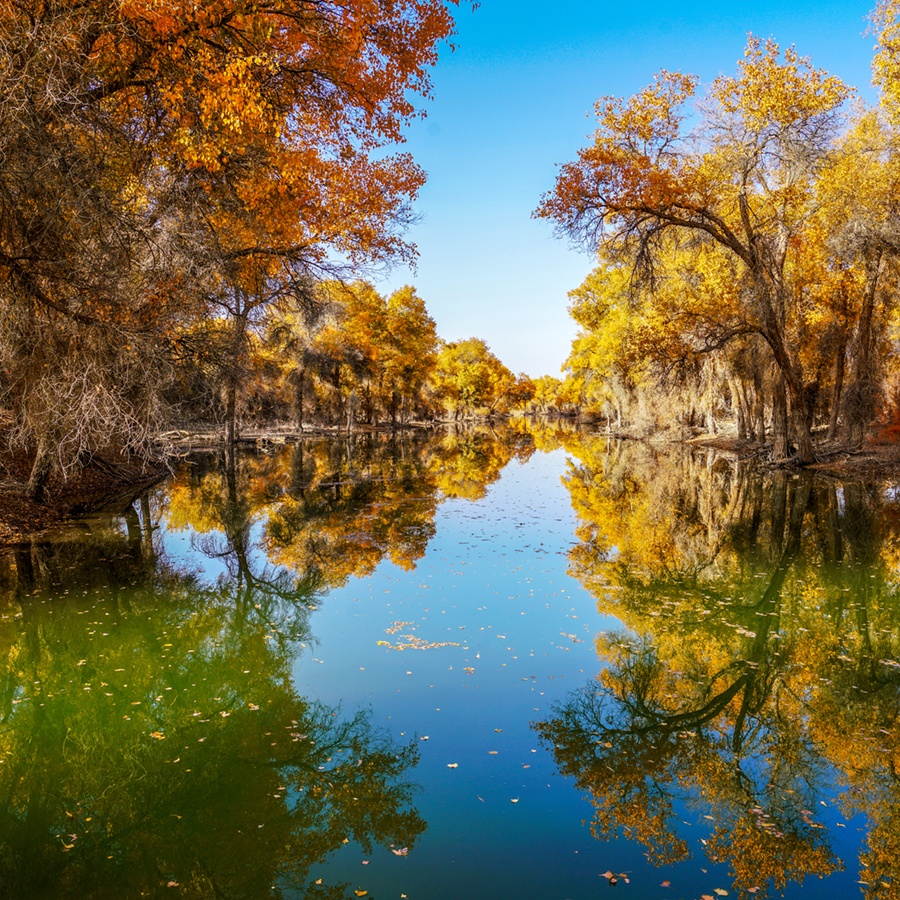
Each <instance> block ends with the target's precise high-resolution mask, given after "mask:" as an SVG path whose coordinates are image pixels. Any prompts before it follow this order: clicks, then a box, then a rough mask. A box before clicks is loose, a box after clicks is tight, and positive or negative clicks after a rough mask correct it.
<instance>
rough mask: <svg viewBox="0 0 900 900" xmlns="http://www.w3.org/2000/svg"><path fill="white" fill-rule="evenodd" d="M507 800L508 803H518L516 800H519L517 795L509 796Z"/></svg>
mask: <svg viewBox="0 0 900 900" xmlns="http://www.w3.org/2000/svg"><path fill="white" fill-rule="evenodd" d="M509 802H510V803H518V802H519V798H518V797H510V798H509Z"/></svg>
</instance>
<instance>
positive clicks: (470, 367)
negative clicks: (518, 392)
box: [433, 338, 516, 419]
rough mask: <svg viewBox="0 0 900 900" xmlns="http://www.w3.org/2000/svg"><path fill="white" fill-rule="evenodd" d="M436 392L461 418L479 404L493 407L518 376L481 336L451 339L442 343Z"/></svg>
mask: <svg viewBox="0 0 900 900" xmlns="http://www.w3.org/2000/svg"><path fill="white" fill-rule="evenodd" d="M433 381H434V392H435V394H436V395H437V397H438V398H439V399H440V400H441V401H442V402H443V403H444V405H445V406H446V407H447V408H448V409H449V410H450V411H452V413H453V418H454V419H459V416H460V413H463V414H465V413H472V412H474V411H475V410H476V409H477V408H479V407H480V408H485V407H487V408H488V409H489V410H493V409H494V407H495V406H496V405H497V404H498V403H499V402H500V400H502V399H503V398H504V397H505V396H506V394H507V392H508V391H510V390H511V389H512V388H513V387H514V385H515V383H516V379H515V376H514V375H513V374H512V372H510V370H509V369H507V368H506V366H504V365H503V363H502V362H500V360H499V359H498V358H497V357H496V356H495V355H494V354H493V353H492V352H491V350H490V348H489V347H488V345H487V344H486V343H485V342H484V341H483V340H482V339H481V338H468V339H466V340H464V341H451V342H449V343H446V344H444V345H443V347H441V349H440V351H439V353H438V357H437V369H436V371H435V373H434V379H433Z"/></svg>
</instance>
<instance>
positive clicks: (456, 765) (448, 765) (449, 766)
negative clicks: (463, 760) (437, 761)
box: [447, 763, 459, 769]
mask: <svg viewBox="0 0 900 900" xmlns="http://www.w3.org/2000/svg"><path fill="white" fill-rule="evenodd" d="M447 768H448V769H458V768H459V763H447Z"/></svg>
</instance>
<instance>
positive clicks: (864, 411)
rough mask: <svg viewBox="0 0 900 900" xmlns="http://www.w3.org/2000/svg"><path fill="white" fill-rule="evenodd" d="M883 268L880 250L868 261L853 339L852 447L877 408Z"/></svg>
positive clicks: (848, 408)
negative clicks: (875, 356) (875, 347)
mask: <svg viewBox="0 0 900 900" xmlns="http://www.w3.org/2000/svg"><path fill="white" fill-rule="evenodd" d="M881 270H882V254H881V251H878V252H876V253H875V254H874V255H873V256H872V257H871V259H869V260H868V262H867V265H866V289H865V292H864V294H863V303H862V308H861V309H860V311H859V321H858V323H857V326H856V335H855V338H854V341H853V352H852V357H853V383H852V384H851V385H850V387H849V388H848V389H847V392H846V394H845V406H844V421H845V422H846V424H847V443H848V445H849V447H850V449H851V450H858V449H859V448H860V447H861V446H862V443H863V439H864V438H865V435H866V429H867V428H868V426H869V424H870V422H871V421H872V416H873V414H874V412H875V399H876V394H877V391H876V387H875V379H874V372H873V371H872V369H873V365H872V320H873V318H874V312H875V297H876V294H877V290H878V279H879V276H880V275H881Z"/></svg>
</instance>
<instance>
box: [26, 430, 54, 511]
mask: <svg viewBox="0 0 900 900" xmlns="http://www.w3.org/2000/svg"><path fill="white" fill-rule="evenodd" d="M51 471H52V459H51V456H50V451H49V450H48V449H47V445H46V444H45V443H44V442H43V441H41V442H40V443H39V444H38V447H37V453H36V454H35V457H34V464H33V465H32V467H31V474H30V475H29V476H28V484H27V486H26V488H25V491H26V493H27V494H28V498H29V499H30V500H33V501H34V502H35V503H43V502H44V496H45V493H46V490H47V482H48V481H49V480H50V472H51Z"/></svg>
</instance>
